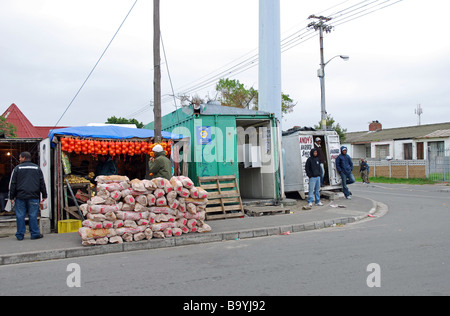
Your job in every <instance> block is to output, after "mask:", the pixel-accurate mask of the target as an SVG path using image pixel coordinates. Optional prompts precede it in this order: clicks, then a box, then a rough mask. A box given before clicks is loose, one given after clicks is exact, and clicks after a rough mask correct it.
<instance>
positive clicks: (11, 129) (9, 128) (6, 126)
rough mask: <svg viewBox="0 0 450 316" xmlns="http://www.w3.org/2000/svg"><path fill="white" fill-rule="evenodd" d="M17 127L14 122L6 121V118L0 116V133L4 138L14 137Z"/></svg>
mask: <svg viewBox="0 0 450 316" xmlns="http://www.w3.org/2000/svg"><path fill="white" fill-rule="evenodd" d="M16 132H17V128H16V126H15V125H14V124H11V123H9V122H7V121H6V118H5V117H3V116H0V135H4V137H5V138H14V137H16V136H17V135H16Z"/></svg>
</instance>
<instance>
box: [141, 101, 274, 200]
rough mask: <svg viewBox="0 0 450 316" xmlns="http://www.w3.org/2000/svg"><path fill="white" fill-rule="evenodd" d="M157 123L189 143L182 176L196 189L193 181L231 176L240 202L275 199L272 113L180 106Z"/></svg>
mask: <svg viewBox="0 0 450 316" xmlns="http://www.w3.org/2000/svg"><path fill="white" fill-rule="evenodd" d="M161 122H162V130H164V131H168V132H172V133H176V134H182V135H183V136H184V137H185V138H186V139H189V160H188V176H189V177H190V178H191V179H192V180H193V181H194V182H195V183H196V185H198V177H208V176H225V175H236V177H237V179H238V183H239V187H240V192H241V196H242V197H243V198H270V199H278V198H280V192H281V191H280V185H279V184H280V181H279V168H278V166H279V164H278V161H279V159H278V145H277V144H278V140H277V132H276V130H277V125H276V119H275V118H274V116H273V115H272V114H270V113H266V112H261V111H254V110H248V109H241V108H234V107H227V106H221V105H217V104H210V103H208V104H205V105H203V104H202V105H200V106H199V107H198V109H193V107H192V106H189V107H183V108H180V109H178V110H176V111H174V112H172V113H169V114H167V115H165V116H164V117H162V120H161ZM145 128H148V129H153V128H154V122H152V123H150V124H148V125H146V126H145Z"/></svg>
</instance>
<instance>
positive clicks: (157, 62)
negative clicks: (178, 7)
mask: <svg viewBox="0 0 450 316" xmlns="http://www.w3.org/2000/svg"><path fill="white" fill-rule="evenodd" d="M160 42H161V29H160V23H159V0H153V67H154V79H153V102H154V107H153V119H154V121H155V126H154V130H155V142H160V141H161V57H160V56H161V48H160Z"/></svg>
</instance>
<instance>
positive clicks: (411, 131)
mask: <svg viewBox="0 0 450 316" xmlns="http://www.w3.org/2000/svg"><path fill="white" fill-rule="evenodd" d="M439 130H450V122H447V123H439V124H429V125H420V126H407V127H397V128H386V129H382V130H379V131H376V132H352V133H346V134H345V135H346V139H345V142H346V143H352V144H355V143H370V142H378V141H391V140H400V139H417V138H425V137H428V135H430V134H432V133H436V132H437V131H439ZM441 137H448V136H441Z"/></svg>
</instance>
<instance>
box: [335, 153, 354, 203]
mask: <svg viewBox="0 0 450 316" xmlns="http://www.w3.org/2000/svg"><path fill="white" fill-rule="evenodd" d="M336 169H337V171H338V172H339V174H340V175H341V179H342V189H343V191H344V195H345V198H346V199H348V200H350V199H351V197H350V195H352V192H350V191H349V190H348V186H347V185H348V184H352V183H354V182H355V176H354V175H353V173H352V171H353V162H352V158H350V156H349V155H347V147H345V146H342V147H341V154H340V155H339V156H338V157H337V158H336Z"/></svg>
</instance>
